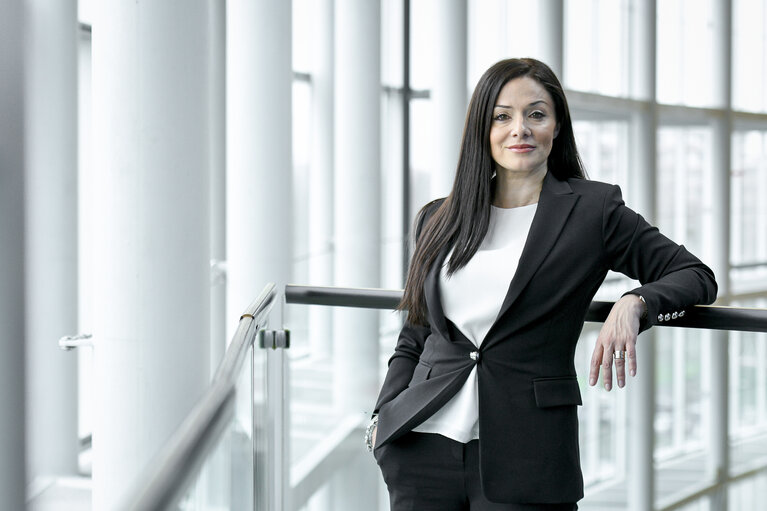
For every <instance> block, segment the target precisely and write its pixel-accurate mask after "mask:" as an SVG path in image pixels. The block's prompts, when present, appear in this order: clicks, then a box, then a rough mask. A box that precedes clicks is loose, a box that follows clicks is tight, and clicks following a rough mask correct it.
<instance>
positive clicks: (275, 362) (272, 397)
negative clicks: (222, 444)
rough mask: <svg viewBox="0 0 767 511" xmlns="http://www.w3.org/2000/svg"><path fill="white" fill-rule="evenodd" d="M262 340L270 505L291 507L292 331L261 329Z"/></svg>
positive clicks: (277, 509)
mask: <svg viewBox="0 0 767 511" xmlns="http://www.w3.org/2000/svg"><path fill="white" fill-rule="evenodd" d="M259 344H260V346H261V348H263V349H265V350H266V396H265V398H266V401H265V403H266V437H267V440H266V442H267V443H266V452H267V454H266V481H267V482H266V492H267V509H268V510H269V511H290V510H291V506H290V392H289V390H290V389H289V384H290V378H289V371H290V365H289V364H288V354H287V352H286V350H287V349H288V348H289V347H290V332H289V331H288V330H262V331H261V332H259ZM253 426H254V427H255V426H256V425H255V424H254V425H253ZM254 491H258V488H254ZM255 497H256V496H255V495H254V500H253V501H254V502H257V500H256V498H255Z"/></svg>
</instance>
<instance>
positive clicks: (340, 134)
mask: <svg viewBox="0 0 767 511" xmlns="http://www.w3.org/2000/svg"><path fill="white" fill-rule="evenodd" d="M335 7H336V8H335V36H336V39H335V91H336V96H335V163H336V167H335V168H336V174H335V178H334V184H335V194H334V205H335V208H334V215H335V217H334V223H335V241H336V253H335V283H336V285H338V286H352V287H375V286H378V284H379V282H380V272H381V264H380V251H381V213H380V202H381V201H380V189H381V175H380V174H381V172H380V167H381V163H380V162H381V143H380V140H381V130H380V125H381V77H380V69H381V66H380V60H381V59H380V52H381V48H380V33H381V27H380V19H381V6H380V2H379V1H378V0H373V1H367V2H359V1H357V0H336V5H335ZM378 315H379V312H378V311H375V310H361V309H349V308H345V307H338V308H336V310H335V311H334V315H333V332H334V336H333V338H334V345H333V374H334V380H333V385H334V388H333V398H334V402H335V406H336V408H337V410H338V411H339V412H344V413H347V414H353V415H355V416H357V417H360V418H361V419H362V418H363V417H364V416H365V415H364V412H365V411H367V412H370V411H371V410H372V408H373V404H374V401H375V396H376V393H377V391H378V350H379V334H378ZM363 462H365V463H363ZM377 472H378V471H377V469H376V467H375V465H374V464H372V463H369V460H364V459H362V458H359V459H357V460H355V461H354V462H352V463H349V465H348V466H347V467H346V468H345V469H344V470H342V471H341V472H340V473H339V475H338V476H337V477H336V478H335V481H336V483H335V485H334V491H333V501H334V502H333V509H334V510H338V511H356V510H358V509H366V508H367V507H369V506H370V503H371V502H375V496H376V495H377V494H378V487H377V484H378V480H379V479H380V476H379V475H378V473H377ZM340 480H344V481H350V480H353V481H355V484H354V487H353V488H350V487H349V485H348V484H344V485H343V490H344V491H343V492H341V491H339V490H340V487H339V484H340V483H338V481H340Z"/></svg>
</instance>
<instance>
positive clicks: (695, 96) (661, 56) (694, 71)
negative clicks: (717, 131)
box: [657, 0, 719, 106]
mask: <svg viewBox="0 0 767 511" xmlns="http://www.w3.org/2000/svg"><path fill="white" fill-rule="evenodd" d="M712 1H713V0H665V1H664V2H662V4H660V3H659V4H658V25H657V41H658V43H657V44H658V49H657V55H658V61H657V69H658V86H657V97H658V101H659V102H660V103H670V104H680V105H691V106H712V105H713V104H714V102H715V98H714V89H713V87H712V84H713V83H714V80H715V78H716V77H715V76H714V74H713V73H714V72H715V70H714V67H713V66H712V62H713V60H712V57H713V56H715V55H716V52H715V48H714V26H715V24H716V23H718V22H719V20H715V19H713V4H712Z"/></svg>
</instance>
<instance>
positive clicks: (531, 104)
mask: <svg viewBox="0 0 767 511" xmlns="http://www.w3.org/2000/svg"><path fill="white" fill-rule="evenodd" d="M538 103H543V104H544V105H546V106H549V104H548V103H547V102H546V100H544V99H539V100H537V101H533V102H532V103H530V104H529V105H527V106H528V107H531V106H533V105H537V104H538ZM493 108H513V107H510V106H507V105H495V106H494V107H493Z"/></svg>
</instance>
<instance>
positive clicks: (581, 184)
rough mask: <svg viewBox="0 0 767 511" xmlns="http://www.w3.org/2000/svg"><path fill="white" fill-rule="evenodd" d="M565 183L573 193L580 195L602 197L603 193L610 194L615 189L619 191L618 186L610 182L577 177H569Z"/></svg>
mask: <svg viewBox="0 0 767 511" xmlns="http://www.w3.org/2000/svg"><path fill="white" fill-rule="evenodd" d="M567 184H569V185H570V188H572V190H573V192H574V193H577V194H580V195H594V196H599V197H604V196H605V195H611V194H613V193H615V192H616V191H617V192H618V193H620V187H619V186H618V185H613V184H610V183H603V182H602V181H592V180H590V179H578V178H569V179H567Z"/></svg>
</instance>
